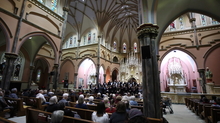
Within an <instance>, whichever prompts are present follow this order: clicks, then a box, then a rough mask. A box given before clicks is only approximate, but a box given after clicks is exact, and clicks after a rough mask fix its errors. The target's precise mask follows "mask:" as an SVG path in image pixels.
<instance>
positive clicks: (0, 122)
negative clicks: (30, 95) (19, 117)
mask: <svg viewBox="0 0 220 123" xmlns="http://www.w3.org/2000/svg"><path fill="white" fill-rule="evenodd" d="M0 123H16V122H14V121H11V120H8V119H5V118H3V117H0Z"/></svg>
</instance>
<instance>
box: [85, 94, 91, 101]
mask: <svg viewBox="0 0 220 123" xmlns="http://www.w3.org/2000/svg"><path fill="white" fill-rule="evenodd" d="M89 97H90V93H87V94H86V97H85V101H87V102H88V101H89Z"/></svg>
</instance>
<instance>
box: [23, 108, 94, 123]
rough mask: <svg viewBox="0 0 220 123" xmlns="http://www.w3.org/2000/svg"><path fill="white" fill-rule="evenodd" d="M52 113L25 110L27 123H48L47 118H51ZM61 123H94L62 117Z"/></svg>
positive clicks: (30, 109)
mask: <svg viewBox="0 0 220 123" xmlns="http://www.w3.org/2000/svg"><path fill="white" fill-rule="evenodd" d="M51 115H52V113H50V112H45V111H42V110H38V109H32V108H27V116H26V122H27V123H49V120H48V117H51ZM62 123H94V122H93V121H90V120H85V119H79V118H74V117H69V116H63V120H62Z"/></svg>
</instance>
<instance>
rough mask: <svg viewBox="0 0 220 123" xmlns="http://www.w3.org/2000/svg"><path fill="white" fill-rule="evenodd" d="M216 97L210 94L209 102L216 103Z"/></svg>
mask: <svg viewBox="0 0 220 123" xmlns="http://www.w3.org/2000/svg"><path fill="white" fill-rule="evenodd" d="M216 98H217V97H216V96H212V99H211V100H210V101H209V103H213V104H214V103H216Z"/></svg>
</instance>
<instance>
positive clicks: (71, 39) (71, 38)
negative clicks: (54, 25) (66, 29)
mask: <svg viewBox="0 0 220 123" xmlns="http://www.w3.org/2000/svg"><path fill="white" fill-rule="evenodd" d="M72 45H73V37H70V47H71V46H72Z"/></svg>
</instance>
